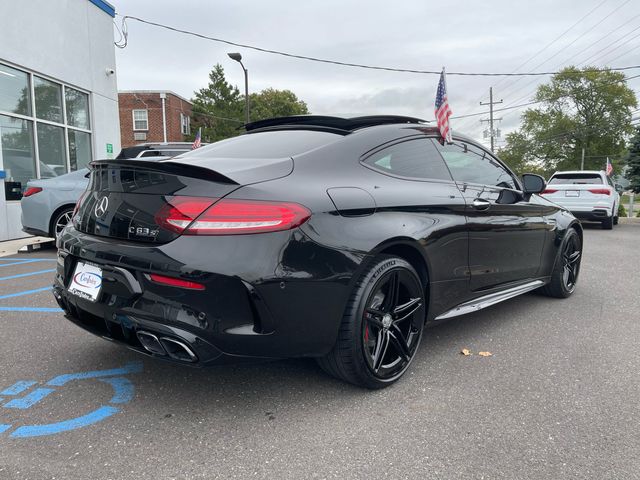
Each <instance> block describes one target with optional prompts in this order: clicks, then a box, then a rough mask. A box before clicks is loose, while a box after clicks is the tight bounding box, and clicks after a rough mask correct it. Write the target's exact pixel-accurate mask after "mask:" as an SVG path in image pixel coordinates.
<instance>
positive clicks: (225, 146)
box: [182, 130, 343, 160]
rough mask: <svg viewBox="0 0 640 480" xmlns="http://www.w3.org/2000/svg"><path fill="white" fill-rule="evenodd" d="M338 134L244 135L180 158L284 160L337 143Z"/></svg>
mask: <svg viewBox="0 0 640 480" xmlns="http://www.w3.org/2000/svg"><path fill="white" fill-rule="evenodd" d="M341 138H343V137H342V135H338V134H335V133H327V132H314V131H309V130H278V131H273V132H257V133H247V134H245V135H240V136H238V137H233V138H229V139H227V140H222V141H220V142H216V143H212V144H211V145H207V146H204V147H201V148H197V149H195V150H192V151H191V152H189V153H187V154H185V155H184V156H183V157H182V158H184V159H185V160H186V159H187V158H198V157H205V158H284V157H292V156H294V155H299V154H301V153H304V152H308V151H309V150H313V149H314V148H318V147H321V146H323V145H328V144H329V143H332V142H335V141H336V140H340V139H341Z"/></svg>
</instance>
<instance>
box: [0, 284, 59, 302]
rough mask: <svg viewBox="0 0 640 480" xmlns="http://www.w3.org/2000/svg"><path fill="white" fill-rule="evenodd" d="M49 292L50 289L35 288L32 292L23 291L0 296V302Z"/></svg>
mask: <svg viewBox="0 0 640 480" xmlns="http://www.w3.org/2000/svg"><path fill="white" fill-rule="evenodd" d="M47 290H51V287H42V288H36V289H34V290H24V291H22V292H16V293H9V294H7V295H0V300H2V299H5V298H13V297H21V296H23V295H31V294H32V293H38V292H45V291H47Z"/></svg>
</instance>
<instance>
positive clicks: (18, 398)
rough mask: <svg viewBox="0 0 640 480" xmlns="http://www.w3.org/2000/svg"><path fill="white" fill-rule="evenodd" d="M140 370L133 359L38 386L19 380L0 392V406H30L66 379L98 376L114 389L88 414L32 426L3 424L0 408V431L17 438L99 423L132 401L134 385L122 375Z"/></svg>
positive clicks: (62, 377)
mask: <svg viewBox="0 0 640 480" xmlns="http://www.w3.org/2000/svg"><path fill="white" fill-rule="evenodd" d="M140 372H142V362H134V363H129V364H127V365H125V366H124V367H122V368H115V369H112V370H96V371H92V372H82V373H71V374H65V375H59V376H57V377H55V378H52V379H51V380H49V381H48V382H46V383H45V384H44V385H43V386H39V387H37V388H33V387H35V386H36V385H37V384H38V382H35V381H33V380H20V381H18V382H16V383H14V384H13V385H11V386H10V387H7V388H5V389H4V390H2V391H0V406H1V407H3V408H9V409H22V410H25V409H28V408H31V407H32V406H34V405H36V404H37V403H38V402H40V401H41V400H42V399H44V398H46V397H48V396H49V395H51V394H52V393H54V392H56V391H57V390H58V388H56V387H64V386H65V385H67V384H68V383H69V382H71V381H75V380H86V379H98V380H99V381H101V382H104V383H107V384H109V385H111V387H112V388H113V396H112V397H111V399H110V400H109V401H108V402H107V404H106V405H102V406H100V407H98V408H97V409H95V410H93V411H91V412H89V413H87V414H84V415H81V416H78V417H74V418H70V419H67V420H63V421H60V422H55V423H45V424H35V425H8V424H3V423H2V417H1V412H2V411H1V410H0V434H3V433H7V434H8V435H9V436H10V437H16V438H20V437H37V436H42V435H53V434H56V433H61V432H66V431H69V430H75V429H77V428H82V427H86V426H87V425H92V424H94V423H97V422H100V421H102V420H104V419H105V418H108V417H110V416H112V415H114V414H116V413H118V412H119V411H120V408H119V406H120V405H122V404H124V403H128V402H130V401H131V399H132V398H133V392H134V387H133V384H132V383H131V381H130V380H129V379H128V378H126V377H124V375H129V374H133V373H140Z"/></svg>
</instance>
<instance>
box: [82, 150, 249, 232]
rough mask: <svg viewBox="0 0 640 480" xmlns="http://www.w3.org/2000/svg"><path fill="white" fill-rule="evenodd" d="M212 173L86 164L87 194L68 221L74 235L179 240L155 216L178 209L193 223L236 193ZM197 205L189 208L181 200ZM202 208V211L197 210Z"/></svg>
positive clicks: (155, 165)
mask: <svg viewBox="0 0 640 480" xmlns="http://www.w3.org/2000/svg"><path fill="white" fill-rule="evenodd" d="M240 186H241V185H240V184H239V183H237V182H235V181H234V180H232V179H230V178H228V177H226V176H224V175H222V174H219V173H218V172H215V171H212V170H209V169H206V168H201V167H196V166H186V165H177V164H172V163H170V162H148V161H136V160H109V161H105V160H102V161H97V162H94V163H93V164H92V167H91V177H90V181H89V185H88V187H87V191H86V192H85V193H84V195H83V196H82V198H81V199H80V201H79V202H78V211H77V214H76V215H75V216H74V219H73V221H74V226H75V228H76V229H77V230H79V231H81V232H84V233H88V234H91V235H98V236H102V237H111V238H118V239H123V240H129V241H134V242H144V243H166V242H170V241H171V240H173V239H175V238H176V237H178V236H179V233H178V232H176V231H175V229H172V228H171V225H167V224H166V222H162V221H160V219H159V214H161V213H162V212H166V211H167V210H168V209H171V208H179V209H182V212H183V213H184V214H185V215H186V217H185V218H192V217H193V218H195V216H197V215H198V214H199V213H201V212H200V211H199V209H202V210H204V209H206V206H207V205H211V204H213V203H214V202H215V201H217V200H218V199H220V198H222V197H224V196H226V195H228V194H229V193H231V192H233V191H234V190H236V189H238V188H240ZM189 198H192V199H194V200H198V201H197V202H191V205H193V204H196V203H197V204H198V205H200V206H199V207H198V208H197V209H194V207H193V206H192V207H189V205H187V203H188V202H185V201H184V200H185V199H189ZM203 205H204V206H203Z"/></svg>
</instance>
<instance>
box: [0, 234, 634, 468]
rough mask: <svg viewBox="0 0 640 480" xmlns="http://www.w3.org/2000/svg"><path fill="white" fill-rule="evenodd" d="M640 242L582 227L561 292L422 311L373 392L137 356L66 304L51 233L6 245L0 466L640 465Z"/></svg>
mask: <svg viewBox="0 0 640 480" xmlns="http://www.w3.org/2000/svg"><path fill="white" fill-rule="evenodd" d="M639 245H640V224H637V223H636V224H625V225H620V226H618V227H617V228H616V229H615V230H613V231H612V232H611V231H604V230H600V229H599V228H588V229H587V230H586V232H585V249H584V261H583V264H582V271H581V278H580V282H579V286H578V290H577V292H576V293H575V294H574V295H573V296H572V297H571V298H570V299H568V300H564V301H562V300H555V299H549V298H545V297H542V296H538V295H535V294H530V295H525V296H522V297H519V298H516V299H513V300H511V301H508V302H505V303H503V304H501V305H498V306H495V307H493V308H490V309H487V310H484V311H482V312H478V313H476V314H472V315H468V316H466V317H460V318H459V319H454V320H452V321H450V322H448V323H446V324H443V325H440V326H437V327H434V328H431V329H429V330H428V331H427V332H426V333H427V334H426V336H425V339H424V341H423V344H422V347H421V351H420V352H419V353H418V357H417V358H416V361H415V363H414V364H413V366H412V369H411V371H410V373H409V374H408V375H406V376H405V378H404V379H403V380H402V381H401V382H400V383H398V384H397V385H395V386H394V387H392V388H389V389H386V390H383V391H377V392H370V391H365V390H361V389H358V388H355V387H351V386H349V385H346V384H344V383H341V382H339V381H337V380H333V379H331V378H329V377H327V376H326V375H325V374H324V373H323V372H322V371H320V369H319V368H318V367H316V365H315V363H314V362H313V361H311V360H291V361H281V362H273V363H267V364H257V365H243V366H225V367H215V368H211V369H208V370H199V369H190V368H186V367H177V366H173V365H169V364H166V363H164V362H160V361H154V360H151V359H148V358H146V357H142V356H140V355H138V354H135V353H134V352H131V351H129V350H127V349H124V348H122V347H119V346H117V345H113V344H111V343H109V342H107V341H105V340H102V339H99V338H96V337H94V336H92V335H90V334H88V333H85V332H84V331H82V330H80V329H79V328H78V327H76V326H74V325H72V324H71V323H69V322H68V321H67V320H65V319H64V318H63V317H62V315H61V313H60V311H59V310H58V309H57V308H56V304H55V302H54V300H53V297H52V296H51V294H50V291H49V289H48V286H49V285H50V283H51V276H52V269H53V268H54V266H55V261H54V260H53V259H54V253H53V252H52V251H49V252H42V253H38V254H30V255H13V256H11V257H0V327H1V329H2V330H1V331H2V334H1V336H0V338H1V339H2V346H1V347H0V398H1V399H2V400H0V479H49V478H58V479H63V478H64V479H67V478H70V479H76V478H77V479H83V480H85V479H87V478H91V479H108V478H111V479H125V478H127V479H128V478H136V479H147V478H149V479H151V478H153V479H169V478H176V479H185V478H207V479H209V478H277V479H288V478H291V479H299V478H394V479H400V478H421V479H425V478H452V479H459V478H485V479H490V478H508V479H519V478H522V479H525V478H526V479H531V478H554V479H559V478H602V479H605V478H607V479H609V478H621V479H633V478H640V429H638V425H639V423H640V408H639V405H640V403H639V400H638V399H639V398H640V375H639V374H638V372H640V348H639V345H640V315H639V314H638V311H639V309H640V295H639V293H640V286H639V285H638V274H637V272H638V268H639V267H640V261H639V260H638V246H639ZM462 348H468V349H469V350H471V351H472V352H473V353H474V354H473V355H471V356H463V355H461V354H460V350H461V349H462ZM479 351H489V352H491V353H492V354H493V355H492V356H490V357H482V356H479V355H478V354H477V353H478V352H479Z"/></svg>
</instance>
